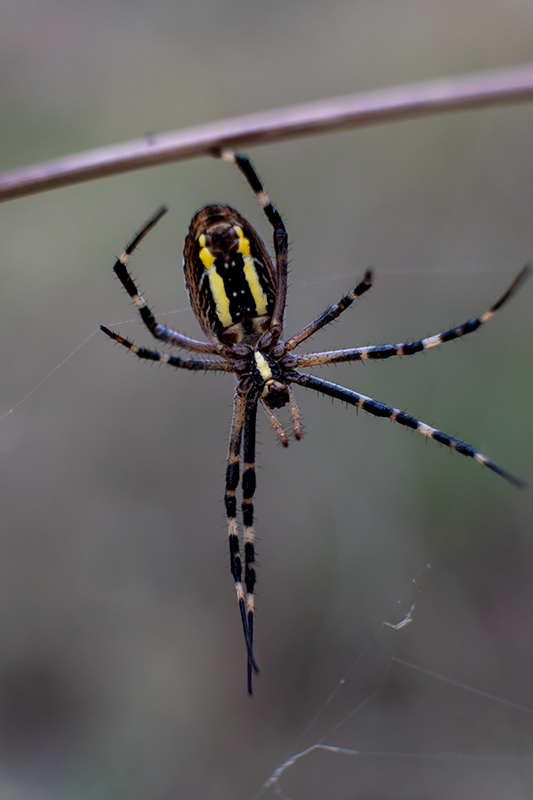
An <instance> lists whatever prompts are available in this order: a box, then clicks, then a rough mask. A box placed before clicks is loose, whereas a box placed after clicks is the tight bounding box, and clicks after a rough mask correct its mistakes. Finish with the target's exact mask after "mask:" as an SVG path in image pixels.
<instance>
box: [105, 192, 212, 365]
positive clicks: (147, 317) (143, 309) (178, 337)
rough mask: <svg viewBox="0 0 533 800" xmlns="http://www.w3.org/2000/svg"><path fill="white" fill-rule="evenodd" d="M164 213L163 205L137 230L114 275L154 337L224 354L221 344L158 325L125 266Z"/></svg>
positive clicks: (171, 342)
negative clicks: (211, 342) (200, 340)
mask: <svg viewBox="0 0 533 800" xmlns="http://www.w3.org/2000/svg"><path fill="white" fill-rule="evenodd" d="M166 213H167V209H166V208H164V207H163V208H161V209H159V211H158V212H157V213H156V214H154V216H153V217H152V218H151V219H149V220H148V222H147V223H146V225H145V226H144V228H143V229H142V230H141V231H139V233H138V234H137V235H136V236H135V238H134V239H133V241H132V242H130V244H129V245H128V246H127V247H126V249H125V250H124V252H123V253H122V255H121V256H120V258H117V260H116V262H115V266H114V267H113V270H114V272H115V275H116V276H117V278H118V279H119V281H120V282H121V284H122V285H123V287H124V288H125V290H126V291H127V293H128V294H129V296H130V297H131V299H132V300H133V304H134V306H135V308H136V309H137V311H138V312H139V314H140V315H141V319H142V321H143V322H144V324H145V325H146V327H147V328H148V330H149V331H150V333H151V334H152V335H153V336H154V337H155V338H156V339H160V340H161V341H163V342H166V343H167V344H170V345H174V346H175V347H182V348H183V349H184V350H192V351H193V352H197V353H211V354H212V355H214V354H218V355H225V353H226V348H225V347H224V346H223V345H219V344H210V343H208V342H199V341H197V340H196V339H190V338H189V337H188V336H183V335H182V334H181V333H178V332H177V331H174V330H172V329H171V328H166V327H165V326H164V325H159V324H158V322H157V320H156V318H155V317H154V315H153V313H152V311H151V309H150V308H149V307H148V306H147V305H146V302H145V300H144V297H143V296H142V295H141V294H140V293H139V290H138V289H137V286H136V285H135V282H134V281H133V279H132V277H131V275H130V274H129V272H128V270H127V268H126V262H127V260H128V258H129V257H130V256H131V254H132V253H133V251H134V250H135V249H136V248H137V246H138V245H139V243H140V242H141V241H142V239H144V237H145V236H146V234H147V233H149V232H150V231H151V230H152V228H153V227H154V226H155V225H156V224H157V223H158V222H159V220H160V219H161V217H162V216H163V215H164V214H166Z"/></svg>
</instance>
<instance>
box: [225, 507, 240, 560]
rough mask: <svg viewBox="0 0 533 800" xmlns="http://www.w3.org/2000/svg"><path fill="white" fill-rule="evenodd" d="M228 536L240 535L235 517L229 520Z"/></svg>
mask: <svg viewBox="0 0 533 800" xmlns="http://www.w3.org/2000/svg"><path fill="white" fill-rule="evenodd" d="M228 534H229V536H238V535H239V529H238V527H237V520H236V519H235V517H229V518H228ZM238 555H239V556H240V553H238Z"/></svg>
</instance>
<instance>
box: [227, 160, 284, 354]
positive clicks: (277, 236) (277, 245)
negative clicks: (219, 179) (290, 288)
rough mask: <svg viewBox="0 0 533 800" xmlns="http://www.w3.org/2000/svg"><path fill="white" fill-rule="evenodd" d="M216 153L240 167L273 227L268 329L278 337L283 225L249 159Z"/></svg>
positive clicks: (280, 327) (282, 295) (280, 308)
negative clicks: (273, 279)
mask: <svg viewBox="0 0 533 800" xmlns="http://www.w3.org/2000/svg"><path fill="white" fill-rule="evenodd" d="M216 155H217V156H218V157H219V158H221V159H222V160H223V161H229V162H230V163H231V164H236V166H237V167H238V168H239V169H240V171H241V172H242V174H243V175H244V177H245V178H246V180H247V181H248V184H249V186H250V188H251V189H252V191H253V193H254V194H255V196H256V197H257V199H258V200H259V202H260V203H261V206H262V208H263V211H264V212H265V216H266V218H267V219H268V221H269V222H270V224H271V225H272V228H273V229H274V251H275V253H276V275H277V288H276V300H275V302H274V309H273V312H272V320H271V322H270V329H271V330H274V331H275V333H276V335H277V337H278V338H279V336H281V332H282V330H283V315H284V313H285V303H286V301H287V271H288V265H287V254H288V250H289V244H288V239H287V231H286V229H285V225H284V223H283V220H282V219H281V216H280V214H279V212H278V211H277V210H276V209H275V208H274V206H273V205H272V203H271V202H270V200H269V197H268V195H267V193H266V192H265V189H264V186H263V184H262V183H261V181H260V179H259V176H258V175H257V173H256V171H255V170H254V168H253V167H252V165H251V163H250V161H249V160H248V159H247V158H246V157H245V156H239V155H236V154H235V153H234V152H233V151H232V150H220V151H218V152H217V153H216Z"/></svg>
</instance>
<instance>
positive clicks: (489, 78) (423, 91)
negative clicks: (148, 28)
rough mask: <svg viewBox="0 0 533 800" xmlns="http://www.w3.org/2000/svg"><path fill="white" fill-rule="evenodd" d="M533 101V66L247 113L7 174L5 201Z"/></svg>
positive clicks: (1, 197) (1, 193) (0, 189)
mask: <svg viewBox="0 0 533 800" xmlns="http://www.w3.org/2000/svg"><path fill="white" fill-rule="evenodd" d="M531 100H533V64H525V65H522V66H520V67H514V68H512V69H504V70H498V71H494V72H484V73H479V74H475V75H462V76H458V77H452V78H441V79H439V80H435V81H426V82H423V83H414V84H406V85H404V86H397V87H393V88H389V89H380V90H377V91H371V92H362V93H360V94H354V95H348V96H346V97H337V98H334V99H330V100H321V101H318V102H315V103H306V104H304V105H295V106H290V107H288V108H282V109H275V110H273V111H264V112H260V113H256V114H248V115H246V116H243V117H234V118H233V119H228V120H222V121H218V122H213V123H209V124H207V125H198V126H195V127H192V128H184V129H182V130H179V131H173V132H170V133H163V134H160V135H156V136H150V137H146V138H144V139H137V140H134V141H130V142H124V143H122V144H117V145H112V146H110V147H102V148H98V149H95V150H89V151H87V152H85V153H77V154H75V155H72V156H67V157H65V158H60V159H57V160H56V161H48V162H46V163H44V164H37V165H35V166H32V167H25V168H23V169H19V170H15V171H13V172H9V173H4V174H3V175H0V202H4V201H6V200H12V199H15V198H17V197H24V196H26V195H30V194H36V193H38V192H44V191H47V190H49V189H57V188H59V187H61V186H70V185H72V184H75V183H82V182H84V181H89V180H94V179H96V178H103V177H106V176H109V175H118V174H120V173H122V172H130V171H132V170H135V169H141V168H143V167H152V166H157V165H159V164H165V163H169V162H171V161H180V160H184V159H188V158H195V157H198V156H202V155H207V154H209V153H212V152H213V151H214V150H216V149H219V148H238V147H244V146H246V147H250V146H252V145H257V144H267V143H268V144H270V143H272V142H276V141H281V140H282V139H291V138H297V137H300V136H304V135H312V134H318V133H327V132H330V131H336V130H341V129H343V128H350V127H361V126H363V125H377V124H380V123H385V122H393V121H396V120H404V119H412V118H413V117H419V116H424V115H429V114H437V113H440V112H444V111H460V110H466V109H471V108H480V107H482V106H494V105H500V104H503V103H523V102H528V101H531Z"/></svg>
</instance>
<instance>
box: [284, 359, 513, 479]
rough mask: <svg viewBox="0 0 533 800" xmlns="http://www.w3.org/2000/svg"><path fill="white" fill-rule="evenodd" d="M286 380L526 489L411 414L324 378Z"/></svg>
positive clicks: (470, 449)
mask: <svg viewBox="0 0 533 800" xmlns="http://www.w3.org/2000/svg"><path fill="white" fill-rule="evenodd" d="M287 377H288V378H289V380H291V381H292V382H293V383H298V384H299V385H300V386H305V387H306V388H308V389H315V390H316V391H317V392H320V393H321V394H325V395H328V396H329V397H334V398H336V399H337V400H343V401H344V402H345V403H348V404H349V405H352V406H356V408H361V409H362V410H363V411H367V412H368V413H369V414H373V415H374V416H375V417H386V418H388V419H392V420H393V421H394V422H399V423H400V425H405V426H406V427H407V428H411V430H414V431H418V433H421V434H422V435H423V436H427V437H428V438H430V439H435V441H436V442H440V443H441V444H444V445H446V447H449V448H451V449H452V450H457V452H458V453H461V454H462V455H463V456H469V457H470V458H473V459H474V460H475V461H477V462H479V463H480V464H483V466H485V467H488V468H489V469H491V470H492V471H493V472H496V473H497V474H498V475H501V476H502V478H505V480H507V481H509V483H512V484H513V485H514V486H517V487H518V488H519V489H523V488H525V486H526V484H525V483H524V481H522V480H520V478H516V477H515V476H514V475H511V474H510V473H509V472H506V471H505V470H504V469H502V468H501V467H498V466H497V464H494V462H492V461H489V459H488V458H486V456H483V455H481V453H478V452H477V451H476V450H474V448H473V447H471V446H470V445H469V444H465V443H464V442H461V441H459V439H454V438H453V437H452V436H448V435H447V434H445V433H442V432H441V431H438V430H436V428H431V427H430V426H429V425H426V424H425V423H424V422H420V421H419V420H417V419H415V418H414V417H410V416H409V414H406V413H405V412H403V411H400V410H399V409H397V408H391V407H390V406H386V405H384V404H383V403H378V402H377V401H376V400H373V399H372V398H371V397H365V395H364V394H357V392H352V391H351V390H350V389H345V388H344V387H343V386H338V385H337V384H336V383H330V382H329V381H324V380H322V379H321V378H315V377H313V376H312V375H304V374H303V373H300V372H297V371H294V372H291V373H290V375H288V376H287Z"/></svg>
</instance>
